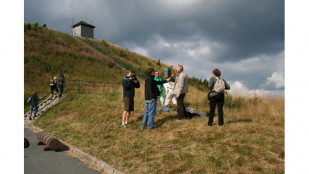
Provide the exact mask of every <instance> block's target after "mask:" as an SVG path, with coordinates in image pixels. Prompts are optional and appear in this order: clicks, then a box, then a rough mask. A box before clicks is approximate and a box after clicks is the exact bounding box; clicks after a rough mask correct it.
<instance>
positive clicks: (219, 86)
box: [214, 77, 225, 93]
mask: <svg viewBox="0 0 309 174" xmlns="http://www.w3.org/2000/svg"><path fill="white" fill-rule="evenodd" d="M216 79H217V81H216V83H215V86H214V91H215V92H217V93H224V90H225V83H224V80H223V79H222V78H218V77H216Z"/></svg>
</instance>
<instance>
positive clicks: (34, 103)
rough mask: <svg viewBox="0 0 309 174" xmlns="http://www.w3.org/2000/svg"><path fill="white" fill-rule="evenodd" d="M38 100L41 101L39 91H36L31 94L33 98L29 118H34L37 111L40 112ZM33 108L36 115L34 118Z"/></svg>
mask: <svg viewBox="0 0 309 174" xmlns="http://www.w3.org/2000/svg"><path fill="white" fill-rule="evenodd" d="M38 101H39V97H38V93H37V92H34V94H33V95H32V96H31V100H30V115H29V120H32V119H33V120H34V119H35V117H36V113H37V112H38ZM33 110H34V115H33V118H32V119H31V116H32V112H33Z"/></svg>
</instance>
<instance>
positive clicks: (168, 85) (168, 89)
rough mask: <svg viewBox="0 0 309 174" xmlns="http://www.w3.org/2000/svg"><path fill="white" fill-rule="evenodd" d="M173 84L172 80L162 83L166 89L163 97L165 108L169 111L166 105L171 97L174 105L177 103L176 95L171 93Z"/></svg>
mask: <svg viewBox="0 0 309 174" xmlns="http://www.w3.org/2000/svg"><path fill="white" fill-rule="evenodd" d="M174 85H175V83H174V82H172V81H171V82H169V83H164V84H163V86H164V88H165V91H166V97H165V104H164V105H165V110H167V111H169V110H170V109H169V108H168V105H169V103H170V100H171V99H172V102H173V104H174V105H177V100H176V95H175V94H173V86H174Z"/></svg>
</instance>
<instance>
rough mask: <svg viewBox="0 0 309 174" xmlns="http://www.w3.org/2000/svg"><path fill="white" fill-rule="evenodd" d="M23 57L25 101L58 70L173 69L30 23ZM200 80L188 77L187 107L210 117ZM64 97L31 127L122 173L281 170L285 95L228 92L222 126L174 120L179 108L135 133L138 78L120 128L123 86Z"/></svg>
mask: <svg viewBox="0 0 309 174" xmlns="http://www.w3.org/2000/svg"><path fill="white" fill-rule="evenodd" d="M24 54H25V68H24V69H25V72H24V74H25V84H24V85H25V86H24V89H25V90H24V91H25V98H27V97H28V95H30V94H31V93H32V92H33V91H35V90H36V91H38V92H39V95H45V94H48V93H49V86H48V83H49V80H50V79H51V78H52V77H53V76H54V75H58V74H59V73H61V72H62V73H64V75H65V76H66V78H67V79H81V80H94V81H108V82H121V80H122V77H123V76H124V75H125V71H123V70H122V69H121V68H119V66H118V65H121V66H122V67H127V68H130V69H131V70H133V71H134V72H135V73H137V74H139V75H140V76H142V75H143V74H145V71H146V70H147V68H148V67H154V68H155V69H157V70H159V72H161V75H163V69H164V68H166V67H170V66H169V65H165V64H163V63H162V62H161V63H160V65H159V64H158V61H157V60H155V59H152V58H148V57H145V56H142V55H139V54H136V53H134V52H131V51H129V50H126V49H122V48H119V47H117V46H115V45H113V44H110V43H108V42H106V41H103V40H102V41H93V40H85V39H79V38H74V37H71V36H70V35H68V34H65V33H61V32H57V31H54V30H50V29H48V28H42V27H37V26H35V25H30V24H25V53H24ZM184 66H185V65H184ZM173 71H174V72H175V70H174V69H173ZM205 84H207V81H204V82H203V83H202V82H201V81H200V80H198V79H194V78H191V79H190V86H189V93H188V94H187V95H186V98H185V105H186V107H187V108H189V107H190V108H194V109H195V110H196V111H198V112H200V113H206V114H207V113H208V111H209V102H208V100H207V99H206V98H207V90H206V89H205ZM66 94H68V96H67V98H65V99H64V100H63V101H62V102H61V103H60V104H58V105H57V106H56V107H54V108H53V109H51V110H50V111H48V112H47V113H45V115H43V116H42V117H40V118H39V119H38V120H37V121H36V122H35V125H36V126H38V127H41V128H42V129H44V130H46V131H47V132H49V133H51V134H53V135H55V136H56V137H58V138H60V139H62V140H64V141H66V142H68V143H70V144H72V145H74V146H76V147H78V148H80V149H82V150H84V151H85V152H87V153H89V154H91V155H93V156H95V157H97V158H99V159H102V160H104V161H106V162H108V163H109V164H111V165H112V166H114V167H115V168H117V169H119V170H120V171H123V172H125V173H284V159H285V157H284V156H285V150H284V99H267V98H258V97H253V98H246V97H236V96H231V95H226V99H225V106H224V119H225V126H224V127H221V128H219V127H218V125H217V116H215V119H214V126H213V127H212V128H206V124H207V121H208V119H206V118H196V119H192V120H181V121H179V120H176V115H177V113H176V112H168V113H162V112H161V113H158V114H157V115H156V118H155V127H156V129H155V130H153V131H149V130H144V131H140V127H141V125H142V118H143V113H144V111H145V109H144V107H145V104H144V81H143V79H142V78H141V88H140V89H137V90H136V97H135V111H134V112H133V114H132V117H131V122H130V123H129V125H128V127H127V128H121V127H120V124H121V115H122V112H123V103H122V87H121V85H120V84H119V85H116V86H112V87H106V88H104V90H103V89H102V90H99V91H97V92H91V93H77V92H76V91H66ZM172 107H173V108H175V106H172ZM25 108H28V105H27V104H25Z"/></svg>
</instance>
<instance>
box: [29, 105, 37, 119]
mask: <svg viewBox="0 0 309 174" xmlns="http://www.w3.org/2000/svg"><path fill="white" fill-rule="evenodd" d="M33 110H34V116H33V117H35V116H36V113H37V112H38V104H32V105H31V107H30V117H31V116H32V112H33Z"/></svg>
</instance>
